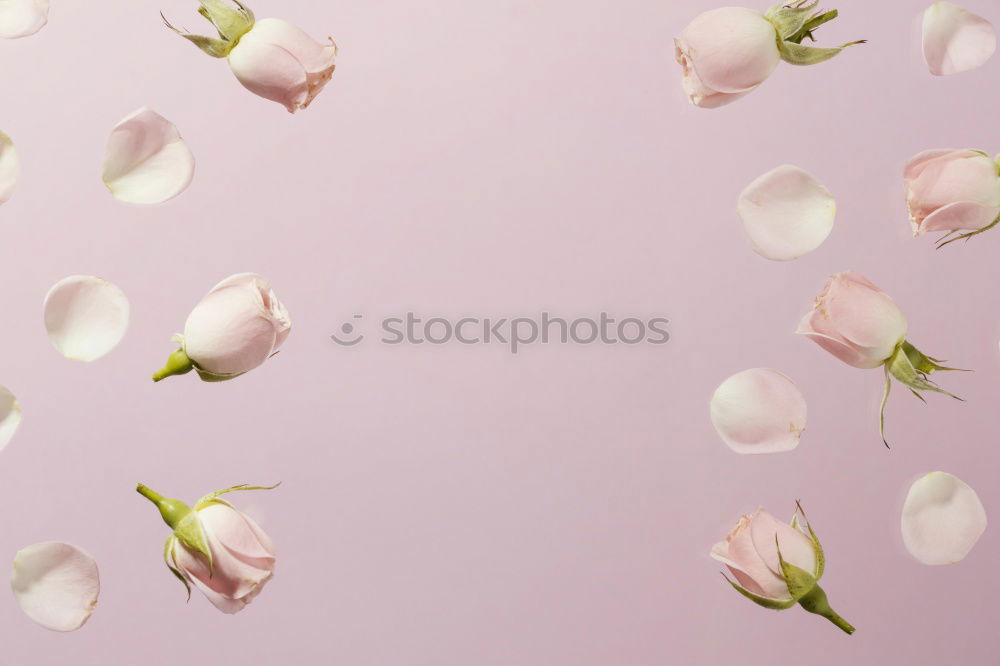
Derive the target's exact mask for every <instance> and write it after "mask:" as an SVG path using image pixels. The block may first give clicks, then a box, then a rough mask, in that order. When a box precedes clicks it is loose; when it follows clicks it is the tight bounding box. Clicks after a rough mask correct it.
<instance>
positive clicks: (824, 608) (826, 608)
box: [799, 585, 854, 634]
mask: <svg viewBox="0 0 1000 666" xmlns="http://www.w3.org/2000/svg"><path fill="white" fill-rule="evenodd" d="M799 605H800V606H802V608H804V609H806V610H807V611H809V612H810V613H815V614H816V615H821V616H823V617H825V618H826V619H828V620H829V621H830V622H833V623H834V624H835V625H837V626H838V627H840V629H841V630H842V631H844V632H845V633H847V634H853V633H854V627H853V626H852V625H851V623H850V622H848V621H847V620H845V619H844V618H842V617H840V616H839V615H837V613H835V612H834V610H833V609H832V608H830V602H829V601H828V600H827V598H826V592H824V591H823V588H821V587H820V586H819V585H814V586H813V589H811V590H809V592H808V593H806V595H805V596H804V597H802V598H801V599H799Z"/></svg>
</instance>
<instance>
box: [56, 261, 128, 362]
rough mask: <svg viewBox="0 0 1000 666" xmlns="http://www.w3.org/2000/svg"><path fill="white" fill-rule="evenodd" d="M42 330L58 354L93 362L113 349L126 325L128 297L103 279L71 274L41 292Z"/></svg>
mask: <svg viewBox="0 0 1000 666" xmlns="http://www.w3.org/2000/svg"><path fill="white" fill-rule="evenodd" d="M44 309H45V330H46V331H48V334H49V340H51V341H52V344H53V345H54V346H55V348H56V349H57V350H59V353H60V354H62V355H63V356H65V357H66V358H69V359H73V360H75V361H87V362H89V361H96V360H97V359H99V358H101V357H102V356H104V355H105V354H107V353H108V352H109V351H111V350H112V349H114V348H115V347H116V346H117V345H118V343H119V342H121V339H122V338H123V337H124V336H125V330H126V329H127V328H128V310H129V308H128V299H127V298H125V293H124V292H122V290H121V289H119V288H118V286H117V285H114V284H112V283H110V282H108V281H107V280H105V279H103V278H99V277H95V276H93V275H71V276H69V277H67V278H63V279H62V280H60V281H59V282H57V283H56V284H55V285H53V287H52V288H51V289H49V293H48V294H46V295H45V305H44Z"/></svg>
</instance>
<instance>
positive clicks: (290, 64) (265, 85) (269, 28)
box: [229, 18, 337, 113]
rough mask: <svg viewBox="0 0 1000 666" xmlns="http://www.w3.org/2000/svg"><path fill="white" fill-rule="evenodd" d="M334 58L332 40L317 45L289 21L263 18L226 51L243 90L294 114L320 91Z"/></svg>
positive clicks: (330, 74)
mask: <svg viewBox="0 0 1000 666" xmlns="http://www.w3.org/2000/svg"><path fill="white" fill-rule="evenodd" d="M336 59H337V46H336V44H334V43H333V40H330V43H329V44H319V43H317V42H316V41H315V40H314V39H313V38H312V37H310V36H309V35H307V34H306V33H305V32H304V31H302V30H300V29H299V28H296V27H295V26H294V25H292V24H291V23H288V22H286V21H282V20H281V19H275V18H266V19H262V20H260V21H257V23H256V24H255V25H254V27H253V28H252V29H251V30H250V32H248V33H247V34H245V35H243V37H242V39H240V41H239V43H238V44H236V46H234V47H233V50H232V51H230V52H229V67H230V68H231V69H232V70H233V74H235V75H236V78H237V79H239V82H240V83H242V84H243V86H244V87H245V88H246V89H247V90H249V91H250V92H252V93H254V94H256V95H260V96H261V97H264V98H265V99H269V100H272V101H275V102H278V103H279V104H282V105H284V107H285V108H286V109H288V111H289V112H290V113H295V112H296V111H298V110H299V109H304V108H306V107H307V106H309V104H310V103H311V102H312V101H313V99H315V97H316V95H318V94H319V93H320V91H321V90H323V87H324V86H325V85H326V84H327V82H328V81H329V80H330V78H331V77H332V76H333V70H334V68H335V64H334V62H335V61H336Z"/></svg>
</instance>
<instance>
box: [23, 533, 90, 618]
mask: <svg viewBox="0 0 1000 666" xmlns="http://www.w3.org/2000/svg"><path fill="white" fill-rule="evenodd" d="M10 586H11V589H12V590H13V591H14V598H15V599H17V603H18V604H19V605H20V606H21V610H23V611H24V613H25V615H27V616H28V617H30V618H31V619H32V620H34V621H35V622H37V623H38V624H40V625H42V626H43V627H45V628H46V629H51V630H53V631H76V630H77V629H79V628H80V627H82V626H83V625H84V623H85V622H86V621H87V620H88V619H89V618H90V615H91V613H93V612H94V607H95V606H97V597H98V595H99V594H100V591H101V582H100V577H99V575H98V572H97V563H96V562H94V558H92V557H91V556H90V555H88V554H87V553H86V552H84V551H83V550H81V549H80V548H77V547H76V546H73V545H71V544H68V543H60V542H58V541H46V542H44V543H36V544H35V545H33V546H28V547H27V548H25V549H23V550H21V551H19V552H18V553H17V555H16V556H15V557H14V573H13V575H11V579H10Z"/></svg>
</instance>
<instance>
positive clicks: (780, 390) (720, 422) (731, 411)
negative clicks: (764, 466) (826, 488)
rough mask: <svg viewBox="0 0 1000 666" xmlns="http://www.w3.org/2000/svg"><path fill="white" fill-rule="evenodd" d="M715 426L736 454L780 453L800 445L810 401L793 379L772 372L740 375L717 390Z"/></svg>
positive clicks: (760, 370) (757, 370)
mask: <svg viewBox="0 0 1000 666" xmlns="http://www.w3.org/2000/svg"><path fill="white" fill-rule="evenodd" d="M710 409H711V416H712V425H714V426H715V430H716V432H718V433H719V436H720V437H722V441H724V442H725V443H726V444H727V445H728V446H729V448H731V449H732V450H733V451H735V452H736V453H780V452H781V451H791V450H792V449H794V448H795V447H796V446H798V445H799V438H801V437H802V431H803V430H805V427H806V401H805V398H803V397H802V393H801V392H800V391H799V389H798V387H797V386H795V384H794V382H792V380H791V379H789V378H788V377H786V376H785V375H783V374H781V373H780V372H778V371H776V370H771V369H770V368H753V369H751V370H744V371H743V372H738V373H736V374H735V375H733V376H732V377H730V378H729V379H727V380H726V381H724V382H722V384H720V385H719V388H717V389H715V393H714V394H713V395H712V402H711V405H710Z"/></svg>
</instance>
